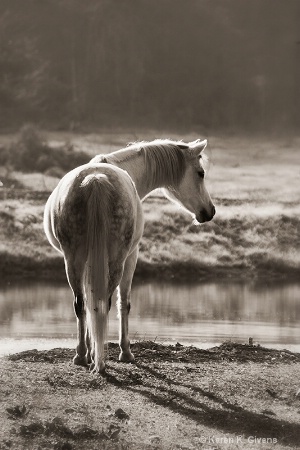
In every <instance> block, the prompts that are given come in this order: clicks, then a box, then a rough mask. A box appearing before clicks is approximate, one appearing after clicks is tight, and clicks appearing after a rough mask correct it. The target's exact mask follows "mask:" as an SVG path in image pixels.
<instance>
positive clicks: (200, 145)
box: [189, 139, 207, 156]
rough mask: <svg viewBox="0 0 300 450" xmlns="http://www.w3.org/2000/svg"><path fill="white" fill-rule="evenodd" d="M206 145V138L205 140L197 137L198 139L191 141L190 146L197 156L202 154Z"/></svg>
mask: <svg viewBox="0 0 300 450" xmlns="http://www.w3.org/2000/svg"><path fill="white" fill-rule="evenodd" d="M206 146H207V140H206V139H204V140H203V141H201V140H200V139H197V140H196V141H193V142H190V143H189V148H190V149H191V151H192V153H193V154H196V155H197V156H200V154H201V153H202V152H203V150H204V149H205V147H206Z"/></svg>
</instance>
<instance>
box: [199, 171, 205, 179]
mask: <svg viewBox="0 0 300 450" xmlns="http://www.w3.org/2000/svg"><path fill="white" fill-rule="evenodd" d="M198 177H199V178H202V179H203V178H204V172H203V171H201V172H198Z"/></svg>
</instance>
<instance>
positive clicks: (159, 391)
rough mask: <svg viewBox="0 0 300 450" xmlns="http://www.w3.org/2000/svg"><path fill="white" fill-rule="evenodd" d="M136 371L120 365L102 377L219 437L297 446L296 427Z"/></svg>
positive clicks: (149, 370) (143, 368)
mask: <svg viewBox="0 0 300 450" xmlns="http://www.w3.org/2000/svg"><path fill="white" fill-rule="evenodd" d="M136 367H137V368H138V369H139V371H138V373H136V372H130V370H126V369H125V370H124V366H123V365H122V366H121V365H114V367H113V371H109V372H110V373H109V372H108V373H107V375H106V378H107V382H108V383H110V384H113V385H115V386H117V387H118V388H121V389H124V390H127V391H128V390H129V391H132V392H135V393H137V394H140V395H142V396H144V397H145V398H147V399H148V400H150V401H151V402H153V403H154V404H156V405H158V406H162V407H164V408H167V409H169V410H170V411H172V412H176V413H177V414H180V415H181V416H183V417H185V418H187V419H189V420H192V421H193V422H195V423H196V424H198V425H203V426H207V427H213V428H215V429H218V430H219V432H220V433H222V434H226V433H231V434H235V435H236V436H241V435H242V436H243V437H244V438H245V439H247V438H248V437H250V436H252V437H256V438H257V439H259V438H261V439H263V438H267V437H268V438H273V439H277V442H278V443H280V444H282V445H285V446H288V447H293V448H294V447H297V448H299V446H300V424H298V423H291V422H288V421H285V420H281V419H277V418H276V417H274V416H270V415H266V414H264V413H258V412H254V411H250V410H248V409H246V408H245V407H242V406H239V405H236V404H233V403H230V402H229V401H227V400H225V399H223V398H222V397H220V396H218V395H216V394H214V393H212V392H210V391H208V390H205V389H203V388H201V387H199V386H195V385H192V384H186V383H184V382H183V383H182V382H179V381H176V380H174V379H171V378H170V377H168V376H167V375H165V374H164V373H161V372H160V371H158V370H156V369H154V368H153V367H149V366H148V365H146V364H143V363H137V364H136ZM112 372H115V374H113V373H112ZM187 389H188V390H187ZM183 390H184V392H183ZM196 396H197V398H196ZM199 396H200V397H202V398H203V401H201V400H200V399H199ZM207 402H208V403H209V404H207Z"/></svg>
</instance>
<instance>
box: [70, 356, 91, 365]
mask: <svg viewBox="0 0 300 450" xmlns="http://www.w3.org/2000/svg"><path fill="white" fill-rule="evenodd" d="M73 363H74V364H75V365H76V366H85V367H86V366H87V365H88V362H87V359H86V356H79V355H77V354H76V355H75V356H74V358H73Z"/></svg>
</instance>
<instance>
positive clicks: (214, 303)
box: [0, 281, 300, 355]
mask: <svg viewBox="0 0 300 450" xmlns="http://www.w3.org/2000/svg"><path fill="white" fill-rule="evenodd" d="M299 294H300V284H299V283H282V282H278V283H276V282H274V281H273V282H261V283H249V282H248V283H245V282H240V283H237V282H230V281H228V282H218V283H214V282H205V283H198V284H195V283H185V284H176V283H174V282H173V283H160V282H145V283H139V284H137V283H136V284H134V286H133V291H132V308H131V312H130V319H129V330H130V338H131V339H132V340H143V339H152V340H157V341H158V342H161V343H162V342H165V343H170V342H171V343H172V342H173V343H176V342H180V343H182V344H193V345H196V346H198V347H201V348H208V347H212V346H214V345H217V344H220V343H221V342H224V341H225V340H232V341H236V342H242V343H247V342H248V340H249V337H252V338H253V341H254V343H259V344H261V345H263V346H269V347H274V348H287V349H290V350H294V351H300V295H299ZM117 339H118V319H117V311H116V305H115V301H113V305H112V309H111V312H110V319H109V340H110V341H117ZM75 345H76V320H75V315H74V312H73V299H72V294H71V290H70V288H69V287H68V285H67V284H66V283H63V284H62V283H61V284H57V283H54V282H53V283H49V282H26V283H24V282H22V283H21V282H15V283H12V284H9V285H5V286H1V287H0V355H5V354H8V353H12V352H17V351H22V350H25V349H29V348H40V349H47V348H53V347H61V346H63V347H75Z"/></svg>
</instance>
